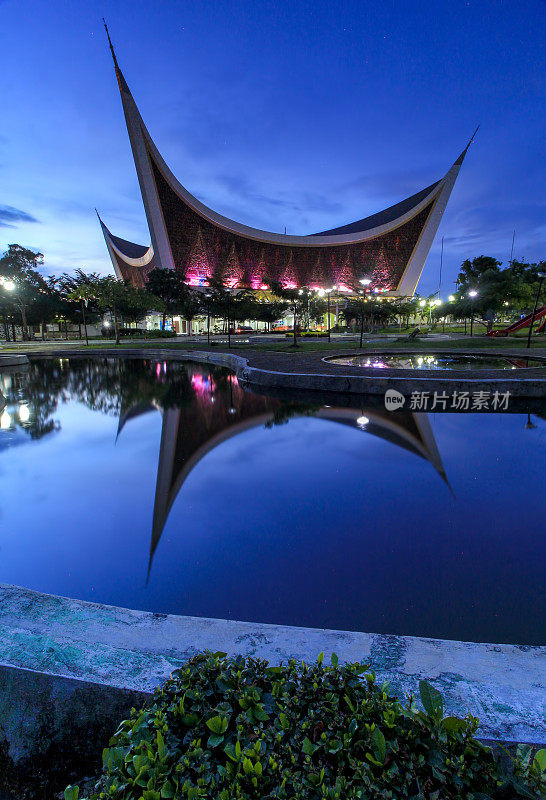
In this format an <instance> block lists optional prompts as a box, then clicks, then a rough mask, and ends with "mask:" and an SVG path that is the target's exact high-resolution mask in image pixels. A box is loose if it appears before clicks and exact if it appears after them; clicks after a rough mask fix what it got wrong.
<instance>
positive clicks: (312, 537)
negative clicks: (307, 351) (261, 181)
mask: <svg viewBox="0 0 546 800" xmlns="http://www.w3.org/2000/svg"><path fill="white" fill-rule="evenodd" d="M0 381H3V384H2V383H0V388H2V386H3V392H4V394H5V395H6V397H7V400H8V404H7V406H6V409H5V410H4V412H3V414H2V416H1V430H0V482H1V483H0V485H1V512H0V582H6V583H13V584H18V585H22V586H26V587H30V588H32V589H37V590H40V591H44V592H51V593H55V594H59V595H66V596H70V597H77V598H81V599H84V600H94V601H97V602H102V603H110V604H113V605H120V606H127V607H132V608H140V609H146V610H151V611H155V612H163V613H176V614H189V615H195V616H206V617H221V618H230V619H241V620H252V621H259V622H271V623H283V624H289V625H304V626H313V627H324V628H340V629H347V630H361V631H370V632H382V633H392V634H412V635H419V636H430V637H438V638H450V639H464V640H471V641H490V642H514V643H522V644H545V643H546V635H545V633H546V620H545V608H546V604H545V599H546V598H545V594H544V578H545V575H546V569H545V567H546V556H545V552H546V550H545V547H544V521H545V510H546V509H545V500H544V476H545V469H544V467H545V456H544V453H545V442H546V423H545V421H544V418H543V416H542V413H543V412H541V411H540V409H538V412H537V410H536V408H535V409H534V412H533V413H531V414H530V415H527V414H526V413H503V414H499V413H489V414H487V413H474V414H470V413H467V414H451V413H435V414H424V413H418V414H415V413H412V412H409V411H406V412H404V411H395V412H387V411H386V410H385V408H384V407H383V408H381V406H380V405H378V404H377V402H376V403H375V404H372V401H366V400H364V399H363V400H362V403H361V405H360V407H359V408H356V407H347V406H346V405H343V402H341V403H340V402H337V401H336V400H335V398H332V399H331V400H329V401H327V402H328V405H327V406H324V405H322V406H321V405H320V402H321V401H320V400H316V399H315V400H314V401H313V403H312V404H309V402H307V401H305V402H302V400H301V399H300V398H298V397H293V398H287V399H284V400H279V399H277V398H273V397H263V396H260V395H257V394H253V393H250V392H245V391H243V390H242V389H241V387H240V386H239V385H238V382H237V379H236V378H235V377H234V376H232V375H231V374H230V373H229V372H228V371H226V370H223V369H220V368H216V367H209V366H204V365H197V364H181V363H178V364H175V363H172V364H169V363H163V362H161V363H157V362H150V361H117V360H114V359H110V360H105V359H102V360H94V361H93V360H73V361H70V362H68V361H67V360H63V361H60V360H59V359H55V360H43V361H36V362H34V363H33V364H32V365H31V366H30V369H29V370H28V371H27V372H26V373H14V374H12V375H4V376H0ZM322 402H324V400H323V401H322ZM347 402H351V401H349V400H346V401H345V403H347Z"/></svg>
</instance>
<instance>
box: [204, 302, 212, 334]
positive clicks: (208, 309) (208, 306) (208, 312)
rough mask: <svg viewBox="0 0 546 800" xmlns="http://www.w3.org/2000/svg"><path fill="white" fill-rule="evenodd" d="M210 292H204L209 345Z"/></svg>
mask: <svg viewBox="0 0 546 800" xmlns="http://www.w3.org/2000/svg"><path fill="white" fill-rule="evenodd" d="M210 297H211V296H210V294H209V293H208V292H205V300H206V302H207V345H210Z"/></svg>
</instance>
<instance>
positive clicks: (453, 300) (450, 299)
mask: <svg viewBox="0 0 546 800" xmlns="http://www.w3.org/2000/svg"><path fill="white" fill-rule="evenodd" d="M447 299H448V300H449V302H450V303H454V302H455V297H454V296H453V295H452V294H450V295H449V297H448V298H447Z"/></svg>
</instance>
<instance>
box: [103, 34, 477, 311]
mask: <svg viewBox="0 0 546 800" xmlns="http://www.w3.org/2000/svg"><path fill="white" fill-rule="evenodd" d="M110 47H111V48H112V45H111V43H110ZM112 55H113V58H114V64H115V69H116V75H117V79H118V84H119V89H120V93H121V100H122V104H123V110H124V113H125V120H126V123H127V130H128V132H129V140H130V142H131V148H132V151H133V157H134V160H135V166H136V170H137V174H138V179H139V182H140V189H141V192H142V199H143V202H144V208H145V211H146V217H147V219H148V226H149V229H150V236H151V245H150V246H149V247H146V246H144V245H138V244H134V243H133V242H129V241H127V240H125V239H121V238H119V237H117V236H114V235H113V234H112V233H111V232H110V231H109V230H108V228H107V227H106V225H105V224H104V223H103V222H102V220H101V226H102V231H103V234H104V238H105V241H106V245H107V247H108V252H109V254H110V258H111V260H112V264H113V267H114V270H115V272H116V275H117V276H118V278H120V279H124V280H127V279H128V280H130V281H132V283H134V285H136V286H143V285H144V284H145V281H146V275H147V273H148V272H149V271H150V270H151V269H153V268H154V267H162V268H163V269H176V270H178V271H180V272H181V273H182V274H183V275H184V279H185V281H186V282H187V283H188V284H190V285H194V286H200V285H206V283H207V282H208V281H209V280H210V279H214V280H216V281H221V282H222V283H223V284H224V285H226V286H231V287H234V288H235V287H247V288H252V289H265V288H267V283H268V281H269V280H274V281H278V282H280V283H282V284H283V285H284V286H285V287H300V286H307V287H310V288H311V289H321V288H328V287H332V286H337V288H338V289H339V290H341V291H352V290H354V289H355V288H357V287H358V285H359V281H360V280H362V279H363V278H367V279H369V281H370V283H369V284H368V288H369V290H371V291H373V290H377V292H381V293H386V294H388V295H391V296H408V295H413V294H414V292H415V289H416V286H417V283H418V281H419V278H420V276H421V272H422V270H423V267H424V264H425V260H426V258H427V255H428V252H429V250H430V247H431V245H432V241H433V239H434V236H435V234H436V231H437V229H438V225H439V224H440V220H441V218H442V214H443V213H444V209H445V207H446V204H447V201H448V199H449V196H450V194H451V190H452V189H453V185H454V183H455V180H456V178H457V175H458V173H459V169H460V168H461V164H462V163H463V160H464V157H465V155H466V152H467V150H468V146H469V144H470V142H469V144H468V145H467V147H466V148H465V149H464V150H463V152H462V153H461V155H460V156H459V158H458V159H457V160H456V161H455V163H454V164H453V166H452V167H451V169H449V170H448V172H447V173H446V174H445V175H444V177H443V178H441V179H440V180H438V181H436V182H435V183H432V184H431V185H430V186H427V188H426V189H423V190H421V191H419V192H417V193H416V194H414V195H412V196H411V197H408V198H407V199H405V200H402V201H401V202H399V203H396V205H394V206H391V207H390V208H387V209H385V210H384V211H380V212H379V213H377V214H373V215H372V216H370V217H366V218H365V219H361V220H359V221H358V222H353V223H350V224H348V225H343V226H341V227H339V228H332V229H331V230H327V231H321V232H320V233H315V234H312V235H309V236H291V235H290V236H288V235H286V234H284V235H283V234H280V233H270V232H267V231H261V230H258V229H256V228H251V227H248V226H247V225H242V224H241V223H239V222H235V221H234V220H231V219H228V218H227V217H223V216H221V215H220V214H218V213H216V212H215V211H213V210H212V209H210V208H207V206H205V205H203V203H201V202H200V201H199V200H198V199H197V198H196V197H194V196H193V195H192V194H190V192H188V191H187V189H185V188H184V187H183V186H182V184H181V183H179V181H178V180H177V179H176V178H175V176H174V175H173V174H172V172H171V171H170V169H169V168H168V167H167V165H166V164H165V162H164V160H163V158H162V157H161V155H160V153H159V151H158V149H157V148H156V146H155V144H154V142H153V141H152V138H151V136H150V134H149V133H148V131H147V129H146V126H145V125H144V122H143V120H142V117H141V116H140V113H139V110H138V108H137V106H136V103H135V101H134V99H133V96H132V94H131V92H130V91H129V88H128V86H127V83H126V81H125V78H124V77H123V74H122V72H121V70H120V68H119V66H118V63H117V60H116V56H115V53H114V50H113V48H112ZM471 141H472V140H471Z"/></svg>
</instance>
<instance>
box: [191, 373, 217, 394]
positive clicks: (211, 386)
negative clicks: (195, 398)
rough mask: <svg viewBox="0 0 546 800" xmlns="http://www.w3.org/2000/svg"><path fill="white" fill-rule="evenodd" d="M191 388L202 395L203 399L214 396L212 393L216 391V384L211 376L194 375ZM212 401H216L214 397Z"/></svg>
mask: <svg viewBox="0 0 546 800" xmlns="http://www.w3.org/2000/svg"><path fill="white" fill-rule="evenodd" d="M191 386H192V389H193V391H194V392H195V394H197V395H200V396H201V397H204V396H205V395H210V394H212V392H214V391H215V389H216V384H215V383H214V381H213V380H212V378H211V376H210V375H206V376H205V375H192V376H191ZM210 399H211V400H214V398H213V397H211V398H210Z"/></svg>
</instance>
